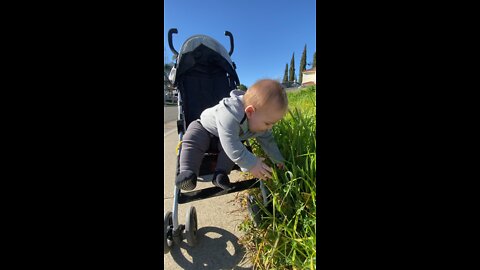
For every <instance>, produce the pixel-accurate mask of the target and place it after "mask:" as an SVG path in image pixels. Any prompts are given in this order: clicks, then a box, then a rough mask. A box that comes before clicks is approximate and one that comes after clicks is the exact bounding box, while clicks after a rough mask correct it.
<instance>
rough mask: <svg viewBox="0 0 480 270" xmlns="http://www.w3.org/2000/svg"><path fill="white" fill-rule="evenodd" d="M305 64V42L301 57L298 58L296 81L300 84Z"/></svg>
mask: <svg viewBox="0 0 480 270" xmlns="http://www.w3.org/2000/svg"><path fill="white" fill-rule="evenodd" d="M306 66H307V44H305V47H303V53H302V58H300V67H299V69H300V72H299V73H298V82H299V83H300V84H301V83H302V77H303V76H302V72H303V71H304V70H305V68H306Z"/></svg>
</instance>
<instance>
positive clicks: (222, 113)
mask: <svg viewBox="0 0 480 270" xmlns="http://www.w3.org/2000/svg"><path fill="white" fill-rule="evenodd" d="M287 107H288V100H287V95H286V93H285V90H284V89H283V87H282V86H281V85H280V84H279V83H278V82H276V81H274V80H268V79H265V80H260V81H257V82H256V83H255V84H254V85H252V86H251V87H250V88H249V89H248V90H247V91H246V92H243V91H240V90H233V91H231V92H230V97H228V98H224V99H222V100H221V101H220V102H219V104H217V105H215V106H214V107H211V108H208V109H206V110H204V111H203V112H202V114H201V115H200V119H199V120H196V121H192V122H191V123H190V125H189V126H188V128H187V131H186V132H185V135H184V136H183V142H182V151H181V153H180V164H179V165H180V172H179V174H178V176H177V179H176V180H175V184H176V186H177V187H178V188H180V189H183V190H192V189H194V188H195V187H196V185H197V175H198V173H199V169H200V165H201V162H202V159H203V155H204V153H205V152H206V151H207V150H208V149H209V147H210V142H211V139H212V138H214V137H217V138H218V139H219V143H218V149H219V151H220V152H219V154H218V159H217V164H216V168H215V172H214V174H213V179H212V183H213V184H214V185H215V186H217V187H221V188H223V189H230V188H231V185H230V180H229V178H228V174H229V173H230V171H231V170H232V169H233V166H234V165H235V164H237V165H238V166H239V167H240V168H241V169H242V170H243V171H249V172H250V173H251V174H252V175H253V176H254V177H256V178H259V179H262V180H265V179H267V178H271V177H272V175H271V172H272V169H271V168H270V167H269V166H268V165H266V164H265V163H264V162H263V160H264V159H263V158H259V157H257V156H255V155H254V154H252V153H251V152H250V151H248V150H247V148H246V147H245V145H244V144H243V143H242V141H244V140H247V139H249V138H256V139H257V141H258V143H259V144H260V146H261V147H262V149H263V150H264V151H265V153H266V154H267V155H268V156H269V158H270V159H271V160H272V161H273V162H274V163H275V164H276V165H277V166H278V167H279V168H281V169H283V168H284V163H283V162H284V158H283V156H282V154H281V153H280V151H279V149H278V146H277V144H276V143H275V140H274V138H273V135H272V130H271V129H272V126H273V125H274V124H275V123H276V122H278V121H279V120H281V119H282V118H283V117H284V116H285V114H286V112H287Z"/></svg>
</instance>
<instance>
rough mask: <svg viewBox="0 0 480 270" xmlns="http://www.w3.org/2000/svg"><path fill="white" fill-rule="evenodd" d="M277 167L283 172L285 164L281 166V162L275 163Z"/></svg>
mask: <svg viewBox="0 0 480 270" xmlns="http://www.w3.org/2000/svg"><path fill="white" fill-rule="evenodd" d="M277 167H278V168H279V169H281V170H285V164H283V162H280V163H277Z"/></svg>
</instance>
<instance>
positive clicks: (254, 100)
mask: <svg viewBox="0 0 480 270" xmlns="http://www.w3.org/2000/svg"><path fill="white" fill-rule="evenodd" d="M243 101H244V104H245V107H247V106H250V105H252V106H253V107H254V108H255V109H257V110H261V109H262V108H263V107H264V106H265V105H270V104H276V105H277V106H279V109H281V110H283V111H284V112H286V111H287V108H288V99H287V93H286V92H285V89H283V87H282V85H281V84H280V83H279V82H277V81H274V80H270V79H263V80H259V81H257V82H256V83H254V84H253V85H252V86H251V87H250V88H248V90H247V92H246V93H245V95H244V96H243ZM274 102H275V103H274Z"/></svg>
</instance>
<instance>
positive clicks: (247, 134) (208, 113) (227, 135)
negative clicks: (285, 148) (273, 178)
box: [200, 90, 284, 170]
mask: <svg viewBox="0 0 480 270" xmlns="http://www.w3.org/2000/svg"><path fill="white" fill-rule="evenodd" d="M243 94H245V92H243V91H240V90H233V91H231V92H230V97H228V98H224V99H222V100H221V101H220V102H219V103H218V104H217V105H215V106H214V107H211V108H208V109H206V110H204V111H203V112H202V114H201V115H200V122H201V123H202V125H203V127H204V128H205V129H206V130H207V131H208V132H210V133H212V134H213V135H215V136H217V137H218V138H219V139H220V143H221V144H222V147H223V149H224V151H225V153H226V154H227V156H228V157H229V158H230V159H231V160H232V161H233V162H235V164H237V165H238V166H239V167H240V168H242V169H244V170H245V169H246V170H250V169H252V168H253V166H255V164H256V162H257V158H256V157H255V155H254V154H252V153H251V152H250V151H248V150H247V148H246V147H245V145H244V144H243V143H242V141H243V140H246V139H249V138H256V139H257V141H258V143H259V144H260V146H261V147H262V149H263V150H264V151H265V153H266V154H267V155H268V156H269V158H270V159H271V160H272V161H273V162H276V163H278V162H283V161H284V158H283V156H282V154H281V153H280V150H279V149H278V146H277V144H276V142H275V139H274V138H273V135H272V131H271V130H268V131H265V132H258V133H254V132H251V131H250V130H249V129H248V119H247V118H246V117H245V108H244V105H243ZM244 117H245V119H244ZM243 119H244V121H243V123H242V120H243Z"/></svg>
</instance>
